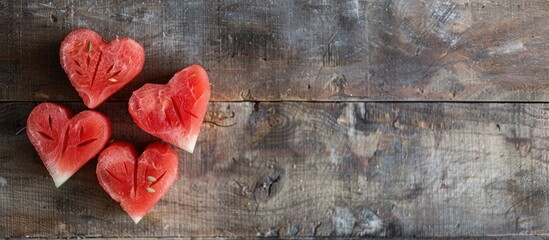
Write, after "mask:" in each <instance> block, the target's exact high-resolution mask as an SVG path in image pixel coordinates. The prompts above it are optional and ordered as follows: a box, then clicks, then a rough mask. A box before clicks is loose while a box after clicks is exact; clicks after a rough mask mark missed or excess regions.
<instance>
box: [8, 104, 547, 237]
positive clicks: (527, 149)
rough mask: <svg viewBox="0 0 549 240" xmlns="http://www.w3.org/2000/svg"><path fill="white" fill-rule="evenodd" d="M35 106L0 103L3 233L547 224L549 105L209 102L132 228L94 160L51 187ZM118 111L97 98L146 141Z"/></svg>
mask: <svg viewBox="0 0 549 240" xmlns="http://www.w3.org/2000/svg"><path fill="white" fill-rule="evenodd" d="M34 105H35V104H34V103H30V102H25V103H21V102H15V103H1V104H0V126H1V128H0V129H1V130H0V134H1V138H0V139H1V140H0V143H1V144H0V237H20V236H40V237H93V236H101V237H146V236H148V237H175V236H185V237H200V236H202V237H212V236H226V237H235V236H256V235H261V236H264V235H278V236H292V235H296V236H315V235H316V236H363V235H375V236H404V237H412V236H419V237H426V236H480V235H508V234H548V233H549V232H548V231H547V229H548V228H549V222H548V220H547V215H548V214H549V194H547V190H546V189H547V184H548V183H549V177H548V176H549V174H548V169H549V164H548V162H549V160H548V159H549V157H548V156H549V152H548V150H547V149H549V148H548V146H549V141H548V139H549V131H548V129H549V120H548V117H547V116H548V115H549V104H495V103H491V104H488V103H479V104H464V103H364V102H358V103H248V102H246V103H212V104H210V105H209V111H208V114H207V117H206V123H205V124H204V125H203V127H202V132H201V135H200V137H199V142H198V144H197V148H196V149H195V153H194V154H193V155H191V154H188V153H185V152H181V164H180V169H179V170H180V179H179V180H178V181H177V182H176V183H175V184H174V186H173V188H172V189H171V190H170V192H169V193H168V194H167V195H166V196H165V197H164V198H163V199H162V200H161V201H160V202H159V204H158V205H157V206H155V207H154V208H153V210H152V211H151V212H150V213H149V214H148V215H147V216H146V217H145V218H144V219H143V220H142V222H140V223H139V224H137V225H136V224H134V223H133V222H132V220H131V219H130V218H129V217H128V216H127V215H126V214H125V213H124V212H123V211H122V210H121V208H120V207H119V206H118V205H117V203H115V202H114V201H113V200H111V199H110V198H109V197H108V196H107V195H106V194H105V193H104V191H103V190H102V188H101V187H100V186H99V184H98V183H97V180H96V176H95V164H96V161H95V160H93V161H91V162H90V163H89V164H87V165H86V166H84V168H83V169H81V170H80V171H79V172H78V173H77V174H76V175H74V176H73V177H72V178H71V179H70V180H69V181H68V182H67V183H65V185H63V186H62V187H61V188H60V189H56V188H55V187H54V185H53V183H52V181H51V180H50V178H49V176H48V173H47V172H46V170H45V168H44V167H43V165H42V163H41V161H40V160H39V158H38V156H37V154H36V153H35V151H34V150H33V147H32V146H31V145H30V143H29V141H28V139H27V137H26V136H25V134H24V133H22V134H18V135H17V134H16V133H17V132H19V130H20V129H21V128H22V127H24V125H25V121H26V117H27V115H28V113H29V112H30V110H31V109H32V108H33V106H34ZM70 106H71V108H73V109H84V107H83V105H81V104H70ZM126 108H127V107H126V104H124V103H107V104H105V105H104V106H102V107H101V108H100V110H101V111H103V112H104V113H105V114H107V115H108V116H110V117H111V119H112V120H113V129H114V133H113V134H114V136H113V138H115V139H124V140H132V141H135V142H137V143H138V145H139V146H144V144H146V143H147V142H149V141H152V140H154V138H152V137H150V136H148V135H147V134H145V133H143V132H142V131H140V130H139V129H138V128H137V127H136V126H135V125H134V124H133V123H132V120H131V118H130V117H129V115H128V114H127V110H126Z"/></svg>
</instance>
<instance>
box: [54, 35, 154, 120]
mask: <svg viewBox="0 0 549 240" xmlns="http://www.w3.org/2000/svg"><path fill="white" fill-rule="evenodd" d="M59 55H60V58H61V66H62V67H63V69H64V70H65V73H67V75H68V77H69V80H70V81H71V84H72V86H73V87H74V88H75V89H76V91H78V94H79V95H80V97H81V98H82V100H84V104H86V106H88V107H89V108H92V109H93V108H95V107H97V106H99V105H100V104H101V103H103V102H104V101H105V100H107V98H109V97H110V96H111V95H113V94H114V93H116V92H118V91H119V90H120V89H121V88H122V87H124V86H125V85H126V84H128V83H129V82H130V81H132V80H133V79H134V78H135V77H137V75H138V74H139V73H140V72H141V70H142V69H143V64H144V63H145V51H144V50H143V47H142V46H141V45H139V43H137V42H135V41H133V40H131V39H129V38H120V39H116V40H114V41H111V42H110V43H108V44H107V43H105V40H103V38H101V36H99V35H98V34H97V33H96V32H94V31H92V30H89V29H78V30H74V31H72V32H71V33H69V35H67V37H65V40H63V42H62V43H61V49H60V51H59Z"/></svg>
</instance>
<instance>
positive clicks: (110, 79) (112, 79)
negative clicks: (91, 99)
mask: <svg viewBox="0 0 549 240" xmlns="http://www.w3.org/2000/svg"><path fill="white" fill-rule="evenodd" d="M109 82H112V83H115V82H118V80H116V79H114V78H109Z"/></svg>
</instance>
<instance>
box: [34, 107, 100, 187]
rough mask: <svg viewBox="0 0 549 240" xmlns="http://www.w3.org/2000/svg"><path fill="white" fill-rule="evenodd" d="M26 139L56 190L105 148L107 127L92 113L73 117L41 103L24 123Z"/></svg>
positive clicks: (60, 108) (98, 114) (81, 113)
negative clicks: (40, 160) (42, 163)
mask: <svg viewBox="0 0 549 240" xmlns="http://www.w3.org/2000/svg"><path fill="white" fill-rule="evenodd" d="M27 135H28V137H29V139H30V142H31V143H32V145H34V148H35V149H36V151H37V152H38V155H39V156H40V158H41V159H42V161H43V162H44V165H45V166H46V168H47V169H48V171H49V173H50V175H51V176H52V178H53V181H54V183H55V186H56V187H60V186H61V185H62V184H63V183H64V182H65V181H67V180H68V179H69V178H70V177H71V176H72V175H73V174H74V173H75V172H76V171H78V169H80V168H81V167H82V166H83V165H84V164H85V163H86V162H88V161H89V160H90V159H92V158H94V157H95V156H96V155H97V154H99V153H100V152H101V150H102V149H103V148H104V147H105V145H106V144H107V142H108V141H109V139H110V137H111V123H110V120H109V119H108V118H107V117H106V116H105V115H103V114H101V113H99V112H96V111H93V110H86V111H83V112H80V113H79V114H77V115H76V116H74V117H73V115H72V113H71V111H70V110H69V109H68V108H67V107H65V106H61V105H58V104H54V103H41V104H39V105H38V106H36V107H35V108H34V109H33V110H32V111H31V113H30V115H29V118H28V119H27Z"/></svg>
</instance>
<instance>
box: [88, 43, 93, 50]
mask: <svg viewBox="0 0 549 240" xmlns="http://www.w3.org/2000/svg"><path fill="white" fill-rule="evenodd" d="M91 51H92V42H89V43H88V52H91Z"/></svg>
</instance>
